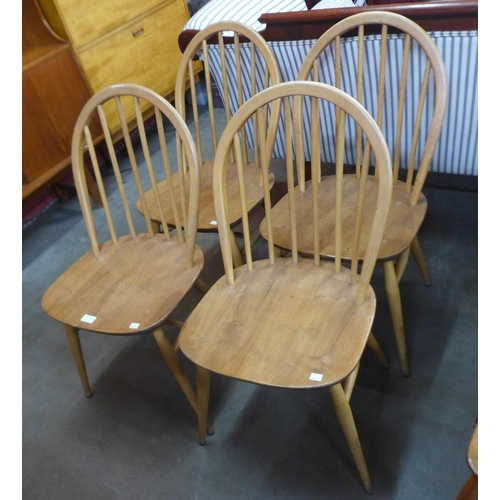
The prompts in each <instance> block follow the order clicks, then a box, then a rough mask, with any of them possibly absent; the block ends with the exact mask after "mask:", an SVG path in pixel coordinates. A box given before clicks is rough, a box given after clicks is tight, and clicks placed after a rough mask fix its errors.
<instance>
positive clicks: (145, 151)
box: [72, 84, 200, 267]
mask: <svg viewBox="0 0 500 500" xmlns="http://www.w3.org/2000/svg"><path fill="white" fill-rule="evenodd" d="M124 99H133V104H134V111H135V123H136V125H137V133H138V136H139V140H138V141H135V142H136V144H134V140H133V138H132V134H131V131H130V129H129V125H127V121H129V120H127V119H126V117H125V113H124V106H123V100H124ZM151 108H153V116H154V117H155V122H156V132H157V135H158V140H159V146H160V147H159V150H160V156H161V163H162V172H161V175H165V178H166V179H167V185H168V187H169V193H170V196H171V197H173V188H172V182H171V172H170V167H171V165H170V160H169V152H168V150H167V143H166V138H165V128H164V123H163V120H164V117H165V118H166V120H167V121H168V122H170V124H172V125H173V127H174V131H175V134H176V143H177V144H178V145H180V146H182V145H184V146H185V147H183V148H182V150H183V151H184V153H183V155H184V158H186V159H187V162H188V165H189V179H188V180H187V182H188V183H189V193H186V192H184V191H182V193H181V194H182V196H181V197H182V200H181V202H180V205H181V207H182V211H181V213H180V214H179V213H178V212H177V211H176V212H175V222H176V229H177V234H178V237H179V239H180V241H181V242H183V241H184V238H186V241H187V251H186V266H187V267H191V265H192V263H193V253H194V249H195V245H196V226H197V218H198V209H199V189H200V179H199V163H198V158H197V157H196V155H193V151H195V144H194V140H193V138H192V136H191V133H190V131H189V129H188V127H187V125H186V124H185V122H184V121H183V120H182V119H181V117H180V115H179V114H178V112H177V111H176V110H175V108H173V106H172V105H171V104H170V103H169V102H168V101H166V100H165V99H164V98H163V97H161V96H160V95H158V94H156V93H155V92H153V91H151V90H149V89H147V88H145V87H142V86H139V85H134V84H119V85H113V86H110V87H107V88H106V89H104V90H102V91H101V92H98V93H97V94H95V95H94V96H93V97H92V98H91V99H90V100H89V101H88V102H87V104H86V105H85V106H84V108H83V109H82V111H81V113H80V116H79V118H78V120H77V123H76V125H75V130H74V134H73V146H72V163H73V174H74V178H75V186H76V190H77V194H78V198H79V201H80V205H81V208H82V213H83V217H84V221H85V225H86V228H87V232H88V235H89V238H90V242H91V247H92V250H93V252H94V254H95V255H98V254H99V248H100V243H99V238H98V232H97V228H96V224H95V220H94V215H93V212H92V206H91V204H90V197H89V193H88V190H87V184H86V180H85V174H84V157H85V154H86V152H87V151H88V153H89V156H90V160H91V163H92V166H93V169H94V173H95V177H96V181H97V185H98V189H99V193H100V195H101V198H102V200H103V209H104V212H105V218H106V223H107V227H108V231H109V237H110V239H111V241H112V242H113V243H114V244H116V243H117V242H118V239H119V237H120V236H119V235H118V230H117V222H116V219H117V215H116V213H115V214H114V215H112V210H111V208H110V204H109V200H108V196H107V193H106V186H105V184H106V183H105V181H104V178H103V177H104V175H103V172H102V171H101V170H102V167H101V165H100V163H99V161H98V154H97V151H96V147H95V146H94V138H93V136H92V134H91V132H90V128H89V124H90V122H91V120H92V119H93V117H94V116H95V115H96V114H97V116H98V119H99V123H100V125H101V129H102V134H103V136H104V144H105V146H106V151H107V156H108V157H109V160H110V162H111V167H112V172H113V176H114V179H115V182H116V187H117V189H118V193H119V198H120V201H121V205H122V207H123V214H124V217H125V221H126V228H127V229H126V230H124V231H125V232H127V231H128V232H127V233H126V234H129V235H130V236H131V237H132V238H135V237H137V236H138V234H139V233H140V231H138V230H137V229H136V225H135V223H134V218H133V216H132V211H131V209H130V204H129V200H128V198H127V193H126V191H125V186H124V181H123V175H122V171H121V169H120V160H119V158H118V154H117V152H116V149H115V142H116V134H113V135H112V134H111V132H110V127H109V125H108V118H107V116H108V115H109V113H117V114H118V116H119V120H120V126H121V131H120V134H119V135H120V136H121V137H122V138H123V141H124V144H125V150H126V153H127V159H128V163H129V164H130V168H131V171H132V175H133V178H134V181H135V182H134V184H135V188H136V189H137V193H138V195H139V199H140V200H141V203H142V204H143V206H144V207H146V211H145V214H144V222H145V226H146V233H147V234H148V235H149V236H150V237H153V236H154V235H155V233H156V231H155V230H154V227H153V225H152V222H151V219H150V217H149V214H148V212H147V204H146V203H145V199H144V194H145V192H146V190H147V189H152V191H153V194H154V198H155V200H156V203H157V206H158V211H159V213H160V214H161V217H162V218H161V222H162V224H164V227H166V221H165V218H164V215H163V207H162V201H161V197H160V194H159V191H158V188H157V179H156V178H157V176H158V175H160V174H157V173H156V172H155V169H154V166H153V160H152V155H151V150H150V146H149V139H148V133H147V131H146V127H145V125H144V114H145V112H146V110H148V112H149V113H150V110H151ZM150 135H151V136H156V134H153V133H151V134H150ZM137 142H138V143H137ZM139 151H140V152H139ZM181 154H182V152H181V148H180V147H178V148H177V160H178V161H179V159H181V158H182V156H181ZM139 155H140V157H139ZM142 164H145V170H146V172H145V173H144V174H143V175H141V172H140V169H141V168H142V167H141V166H140V165H142ZM181 175H184V174H181ZM181 186H182V187H184V181H183V182H182V183H181ZM177 204H178V202H177V203H172V205H173V206H174V207H176V206H177ZM113 212H116V211H113ZM188 214H189V216H188ZM183 227H184V228H186V230H185V233H183V229H182V228H183ZM164 237H165V238H166V239H169V238H170V233H169V231H165V232H164Z"/></svg>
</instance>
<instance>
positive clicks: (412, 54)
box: [260, 12, 447, 376]
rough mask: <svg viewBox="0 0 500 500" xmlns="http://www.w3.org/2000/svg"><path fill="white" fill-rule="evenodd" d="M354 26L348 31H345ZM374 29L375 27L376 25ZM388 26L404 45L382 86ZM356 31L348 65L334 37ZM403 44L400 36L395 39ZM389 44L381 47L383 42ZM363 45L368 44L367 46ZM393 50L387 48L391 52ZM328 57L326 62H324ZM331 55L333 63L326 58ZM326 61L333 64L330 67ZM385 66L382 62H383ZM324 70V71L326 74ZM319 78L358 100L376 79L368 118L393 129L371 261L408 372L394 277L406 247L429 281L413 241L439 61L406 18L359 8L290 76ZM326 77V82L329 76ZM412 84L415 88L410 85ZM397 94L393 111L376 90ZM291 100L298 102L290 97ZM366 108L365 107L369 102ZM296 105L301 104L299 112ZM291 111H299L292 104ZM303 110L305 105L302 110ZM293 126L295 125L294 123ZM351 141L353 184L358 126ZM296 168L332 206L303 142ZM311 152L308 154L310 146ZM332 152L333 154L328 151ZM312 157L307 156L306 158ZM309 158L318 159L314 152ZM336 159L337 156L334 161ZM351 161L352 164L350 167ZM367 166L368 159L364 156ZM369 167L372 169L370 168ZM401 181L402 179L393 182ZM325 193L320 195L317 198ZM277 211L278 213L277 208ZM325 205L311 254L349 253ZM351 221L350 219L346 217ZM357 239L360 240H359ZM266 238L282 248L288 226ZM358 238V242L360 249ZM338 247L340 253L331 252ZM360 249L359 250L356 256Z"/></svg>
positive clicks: (440, 78)
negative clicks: (395, 76) (388, 183)
mask: <svg viewBox="0 0 500 500" xmlns="http://www.w3.org/2000/svg"><path fill="white" fill-rule="evenodd" d="M374 25H378V26H379V27H380V26H381V32H382V33H381V39H380V61H379V67H378V70H376V69H374V68H365V67H364V66H365V64H366V62H365V57H364V55H365V53H366V52H367V51H368V49H369V48H367V47H365V45H367V44H369V43H373V36H365V31H367V32H370V30H371V29H373V26H374ZM365 28H366V30H365ZM353 30H356V31H353ZM379 30H380V29H379ZM389 30H391V31H394V30H395V31H397V33H399V34H400V33H403V37H404V46H403V47H401V49H402V50H401V57H399V59H398V57H395V58H393V59H392V60H399V64H400V71H401V73H400V74H401V78H400V82H399V83H400V85H399V89H395V88H393V87H390V88H387V87H388V86H387V85H386V84H385V73H386V63H387V59H388V52H389V51H390V50H393V51H396V50H397V47H395V46H394V45H393V44H394V43H395V37H394V36H393V35H390V34H388V33H389ZM356 32H357V35H358V43H357V65H356V66H355V67H354V66H353V65H352V62H350V61H352V59H353V58H352V57H350V58H348V57H347V58H346V61H348V64H347V63H346V66H344V65H343V59H344V58H345V56H346V54H345V53H344V48H343V47H342V43H341V37H342V36H343V35H345V34H346V33H350V36H352V35H353V34H354V33H356ZM401 43H402V44H403V42H402V41H401ZM388 46H389V47H388ZM371 50H374V49H373V46H371ZM393 54H394V52H393ZM327 60H328V62H326V61H327ZM332 61H334V62H333V63H332ZM332 64H334V67H333V68H331V67H330V66H331V65H332ZM387 64H388V63H387ZM329 75H330V76H329ZM308 79H312V80H313V81H325V80H330V81H326V83H330V84H333V85H335V86H336V87H337V88H341V89H343V90H345V89H344V87H349V90H350V92H349V91H348V93H350V94H351V95H353V96H355V97H356V98H357V100H358V101H359V102H360V103H362V104H363V105H365V106H366V105H367V103H365V102H363V86H364V85H367V84H370V85H375V84H377V82H376V80H378V101H377V103H376V105H375V108H374V109H375V110H376V111H374V112H373V116H374V117H375V116H376V120H377V124H378V125H379V127H380V128H381V129H382V130H384V129H383V126H384V125H387V130H389V131H393V132H394V136H391V137H388V134H387V133H386V134H385V139H386V141H387V143H388V144H389V143H390V144H392V145H393V148H394V149H393V152H394V154H393V180H394V187H393V195H392V204H391V211H390V214H389V219H388V222H387V225H386V230H385V234H384V238H383V239H382V245H381V247H380V252H379V256H378V262H379V263H382V265H383V269H384V280H385V288H386V293H387V297H388V302H389V307H390V313H391V317H392V322H393V328H394V333H395V337H396V342H397V348H398V353H399V358H400V362H401V369H402V372H403V374H404V375H406V376H408V375H409V373H410V367H409V359H408V352H407V346H406V338H405V332H404V324H403V312H402V305H401V297H400V292H399V282H400V280H401V277H402V275H403V272H404V270H405V267H406V264H407V262H408V256H409V253H410V250H411V252H412V254H413V255H414V257H415V259H416V262H417V264H418V267H419V269H420V271H421V273H422V276H423V277H424V280H425V283H426V284H428V285H429V284H430V278H429V273H428V271H427V267H426V264H425V260H424V257H423V253H422V250H421V247H420V244H419V241H418V237H417V233H418V230H419V228H420V226H421V224H422V222H423V220H424V217H425V213H426V210H427V200H426V197H425V196H424V194H423V193H422V187H423V185H424V181H425V178H426V175H427V172H428V170H429V166H430V162H431V159H432V156H433V153H434V150H435V147H436V143H437V141H438V138H439V134H440V131H441V127H442V123H443V119H444V113H445V108H446V100H447V85H446V75H445V68H444V63H443V60H442V58H441V55H440V53H439V51H438V49H437V47H436V45H435V44H434V42H433V41H432V39H431V38H430V37H429V35H428V34H427V33H426V32H425V31H424V30H423V29H422V28H420V27H419V26H418V25H417V24H416V23H414V22H413V21H411V20H409V19H407V18H405V17H403V16H401V15H399V14H394V13H390V12H366V13H361V14H356V15H353V16H350V17H348V18H346V19H344V20H342V21H340V22H339V23H338V24H336V25H335V26H333V27H332V28H331V29H330V30H328V31H327V32H326V33H324V35H323V36H321V37H320V38H319V39H318V40H317V42H316V43H315V45H314V46H313V48H312V49H311V51H310V52H309V54H308V55H307V56H306V58H305V60H304V62H303V64H302V67H301V69H300V71H299V75H298V80H308ZM332 79H333V81H331V80H332ZM409 87H412V88H413V89H415V87H416V88H417V91H415V90H413V91H412V93H411V94H413V95H414V94H415V92H416V93H417V95H420V98H419V100H418V102H416V103H409V102H407V101H408V99H406V96H407V95H409V94H410V92H409V91H408V88H409ZM418 88H420V90H418ZM395 92H396V93H397V92H399V94H398V95H399V98H398V103H399V105H398V107H397V109H386V108H385V107H384V96H385V95H386V94H387V93H393V94H394V93H395ZM296 106H300V103H299V102H297V103H296ZM412 106H413V110H414V114H415V115H414V117H412V116H411V113H410V112H409V109H412ZM424 106H429V107H431V109H432V107H433V109H434V113H433V116H432V121H431V122H430V123H421V118H422V109H423V107H424ZM372 108H373V106H372ZM302 111H303V110H301V112H302ZM296 112H299V110H298V109H297V110H296ZM303 112H306V111H303ZM403 121H406V122H407V123H409V125H407V127H408V128H409V129H411V141H408V142H409V144H408V147H407V150H406V151H404V150H403V147H402V144H403V142H404V140H405V137H402V130H403ZM298 126H300V123H299V122H298ZM349 140H350V142H351V151H350V153H351V156H350V157H351V158H352V159H354V161H353V162H351V164H350V165H349V166H348V165H345V166H344V162H345V160H344V159H343V158H342V159H341V160H340V161H341V162H342V163H341V164H340V165H337V167H336V169H337V171H338V170H339V169H344V168H345V169H346V170H347V169H348V167H351V172H355V173H353V174H352V176H353V182H354V179H359V178H360V172H361V167H360V166H361V163H362V159H363V154H364V153H367V151H366V150H365V151H364V153H363V150H362V144H361V138H360V135H359V132H358V131H356V130H355V129H353V130H351V133H350V135H349ZM322 146H323V148H329V147H330V148H332V149H333V150H335V145H334V142H333V139H331V140H330V144H328V145H325V144H323V145H322ZM297 147H298V150H297V169H298V186H297V187H296V193H297V194H298V193H306V194H307V193H309V196H311V191H312V189H318V193H319V196H320V200H321V202H320V203H321V204H328V205H334V204H335V199H334V197H331V195H330V193H331V192H332V190H331V188H332V185H333V184H335V182H336V180H335V177H334V176H332V175H328V176H324V177H321V176H320V177H319V178H318V183H319V186H318V187H317V188H316V186H313V183H312V182H311V181H309V182H306V180H305V161H304V151H305V148H304V145H303V144H302V143H299V144H298V145H297ZM311 154H312V152H311ZM332 156H333V153H332ZM402 158H407V161H408V165H407V167H408V168H407V169H405V170H403V169H400V168H399V167H400V163H401V160H402ZM312 161H314V160H312ZM316 161H317V162H320V161H321V160H320V158H319V157H318V156H316ZM337 161H338V159H337ZM353 163H355V168H354V165H353ZM372 165H374V163H373V162H372ZM372 173H373V172H372ZM400 179H402V180H400ZM377 185H378V184H377V182H376V180H375V177H374V176H373V175H370V177H369V179H368V183H367V189H368V190H369V191H370V190H372V189H377ZM326 195H328V198H325V196H326ZM288 203H289V202H288V199H287V197H284V198H282V199H281V200H280V202H279V203H277V204H276V206H275V208H274V210H273V217H274V221H275V224H277V226H276V229H278V225H279V224H281V222H283V221H286V220H287V218H288ZM281 212H283V213H282V214H281ZM327 214H328V211H327V210H325V211H320V213H319V224H320V225H321V227H322V229H323V231H324V234H325V238H324V239H323V240H321V242H320V244H319V252H320V254H321V256H322V257H325V258H331V259H333V258H334V257H335V256H336V255H340V257H341V258H342V259H343V260H345V261H348V260H351V259H352V253H351V249H350V248H342V250H341V247H340V246H339V245H337V243H336V234H335V231H334V230H333V226H334V220H333V219H329V218H328V217H327ZM311 217H312V214H306V213H304V214H303V217H302V219H301V222H300V223H299V224H300V225H299V230H298V242H297V245H298V251H299V253H301V254H303V255H312V254H313V251H314V249H313V246H314V242H313V233H312V228H311V226H310V220H311ZM352 220H353V221H354V220H355V219H352ZM266 228H267V223H266V222H265V221H262V222H261V226H260V229H261V233H262V235H263V236H264V237H267V229H266ZM362 241H363V239H362ZM274 244H275V245H276V246H277V247H278V248H281V249H286V250H290V248H291V232H290V226H289V225H288V224H286V223H285V222H283V225H281V226H279V230H278V231H277V232H276V234H275V236H274ZM363 245H364V243H362V247H363ZM339 251H341V252H342V253H341V254H338V253H337V252H339ZM362 253H363V250H361V254H362Z"/></svg>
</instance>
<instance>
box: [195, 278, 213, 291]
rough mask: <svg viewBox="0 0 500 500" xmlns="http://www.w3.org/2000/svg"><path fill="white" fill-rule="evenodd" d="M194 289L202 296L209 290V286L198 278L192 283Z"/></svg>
mask: <svg viewBox="0 0 500 500" xmlns="http://www.w3.org/2000/svg"><path fill="white" fill-rule="evenodd" d="M194 287H195V288H196V290H198V291H199V292H200V293H201V294H202V295H205V294H206V293H207V292H208V291H209V290H210V286H209V285H208V283H205V281H203V280H202V279H201V278H198V279H197V280H196V281H195V282H194Z"/></svg>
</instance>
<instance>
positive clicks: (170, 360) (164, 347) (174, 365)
mask: <svg viewBox="0 0 500 500" xmlns="http://www.w3.org/2000/svg"><path fill="white" fill-rule="evenodd" d="M153 335H154V338H155V340H156V343H157V344H158V347H159V348H160V351H161V353H162V355H163V358H164V359H165V361H166V363H167V365H168V366H169V368H170V370H171V371H172V373H173V375H174V377H175V379H176V380H177V383H178V384H179V385H180V386H181V389H182V391H183V392H184V394H185V395H186V398H187V399H188V401H189V403H190V404H191V406H192V407H193V410H194V411H195V413H196V414H197V415H198V404H197V402H196V395H195V393H194V390H193V388H192V387H191V383H190V382H189V379H188V377H187V375H186V372H185V371H184V368H183V367H182V365H181V363H180V360H179V356H178V355H177V352H176V351H175V349H174V346H173V345H172V344H171V343H170V341H169V340H168V339H167V337H165V334H164V333H163V330H162V329H161V328H157V329H156V330H155V331H154V332H153Z"/></svg>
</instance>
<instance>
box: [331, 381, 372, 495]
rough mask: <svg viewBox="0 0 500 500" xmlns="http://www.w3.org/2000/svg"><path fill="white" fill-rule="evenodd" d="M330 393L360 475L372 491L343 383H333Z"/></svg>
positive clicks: (364, 483) (367, 489) (367, 487)
mask: <svg viewBox="0 0 500 500" xmlns="http://www.w3.org/2000/svg"><path fill="white" fill-rule="evenodd" d="M330 394H331V396H332V401H333V407H334V409H335V413H336V415H337V418H338V419H339V422H340V426H341V427H342V431H343V433H344V436H345V438H346V440H347V445H348V446H349V449H350V450H351V453H352V456H353V458H354V462H355V463H356V467H357V469H358V472H359V475H360V476H361V481H362V482H363V486H364V487H365V490H366V491H367V493H372V492H373V489H372V484H371V481H370V475H369V474H368V468H367V467H366V462H365V457H364V455H363V450H362V449H361V443H360V442H359V436H358V431H357V430H356V425H355V423H354V419H353V416H352V412H351V407H350V406H349V403H348V401H347V398H346V396H345V393H344V390H343V389H342V385H341V384H336V385H332V386H331V387H330Z"/></svg>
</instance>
